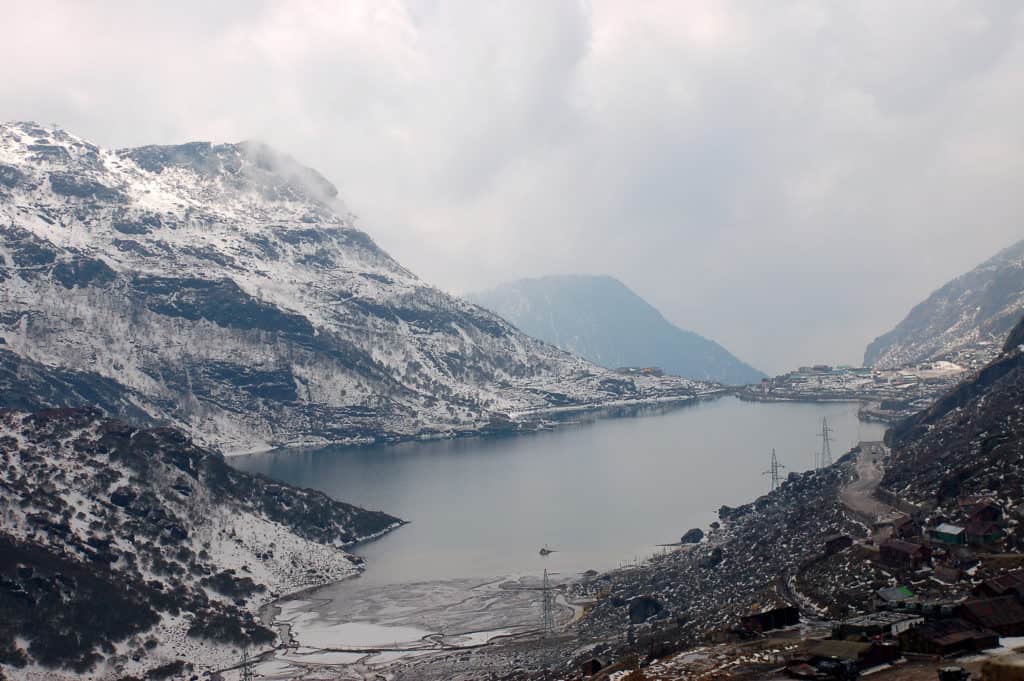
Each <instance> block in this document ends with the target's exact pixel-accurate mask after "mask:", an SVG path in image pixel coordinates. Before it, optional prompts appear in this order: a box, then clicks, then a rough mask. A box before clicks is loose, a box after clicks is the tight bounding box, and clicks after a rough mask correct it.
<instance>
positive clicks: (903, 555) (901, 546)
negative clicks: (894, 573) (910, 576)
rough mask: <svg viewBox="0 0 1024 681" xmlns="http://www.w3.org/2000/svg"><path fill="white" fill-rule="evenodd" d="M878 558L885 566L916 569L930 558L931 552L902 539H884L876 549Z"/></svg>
mask: <svg viewBox="0 0 1024 681" xmlns="http://www.w3.org/2000/svg"><path fill="white" fill-rule="evenodd" d="M878 557H879V559H880V560H881V561H882V562H883V563H885V564H886V565H892V566H894V567H907V568H917V567H920V566H921V565H922V564H923V563H926V562H928V559H929V558H931V551H929V550H928V548H927V547H924V546H921V545H920V544H912V543H910V542H906V541H903V540H902V539H886V540H885V541H884V542H882V544H881V545H880V546H879V547H878Z"/></svg>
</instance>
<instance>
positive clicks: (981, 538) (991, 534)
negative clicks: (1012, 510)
mask: <svg viewBox="0 0 1024 681" xmlns="http://www.w3.org/2000/svg"><path fill="white" fill-rule="evenodd" d="M964 534H965V536H966V538H967V543H968V544H970V545H972V546H991V545H992V544H996V543H998V542H999V541H1000V540H1002V538H1003V537H1005V536H1006V534H1005V533H1004V532H1003V529H1002V528H1001V527H999V525H997V524H996V523H995V522H994V521H991V520H972V521H971V522H970V524H968V525H967V528H966V529H965V530H964Z"/></svg>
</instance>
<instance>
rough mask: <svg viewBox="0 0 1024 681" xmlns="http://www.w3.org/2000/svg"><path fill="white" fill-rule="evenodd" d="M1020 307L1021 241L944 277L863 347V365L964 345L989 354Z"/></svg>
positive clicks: (1023, 306)
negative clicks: (953, 275) (954, 275)
mask: <svg viewBox="0 0 1024 681" xmlns="http://www.w3.org/2000/svg"><path fill="white" fill-rule="evenodd" d="M1022 311H1024V241H1019V242H1017V243H1016V244H1014V245H1012V246H1010V247H1008V248H1005V249H1003V250H1002V251H1000V252H999V253H997V254H996V255H995V256H993V257H992V258H990V259H988V260H986V261H985V262H983V263H982V264H980V265H978V266H977V267H975V268H974V269H973V270H971V271H970V272H967V273H966V274H963V275H961V276H959V277H957V278H955V279H953V280H952V281H950V282H948V283H946V284H945V285H944V286H942V287H941V288H939V289H938V290H937V291H935V292H934V293H932V294H931V295H930V296H928V298H927V299H926V300H924V301H923V302H921V303H919V304H918V305H916V306H914V308H913V309H912V310H911V311H910V313H909V314H908V315H907V316H906V318H905V319H904V320H903V321H901V322H900V323H899V324H897V325H896V327H895V328H894V329H893V330H891V331H889V332H888V333H886V334H884V335H882V336H879V337H878V338H876V339H875V340H874V341H872V342H871V343H870V344H869V345H868V347H867V349H866V350H865V351H864V364H865V366H877V367H895V366H899V365H901V364H911V363H916V362H923V361H927V360H929V359H933V358H936V357H941V356H943V355H946V354H949V353H953V352H960V351H968V352H973V353H980V354H981V355H982V356H992V355H994V354H995V353H996V352H997V351H998V349H999V347H1000V346H1001V345H1002V342H1003V339H1004V337H1005V336H1006V334H1007V333H1008V332H1009V331H1010V329H1012V328H1013V327H1014V325H1015V324H1016V323H1017V322H1018V321H1019V319H1020V314H1021V312H1022Z"/></svg>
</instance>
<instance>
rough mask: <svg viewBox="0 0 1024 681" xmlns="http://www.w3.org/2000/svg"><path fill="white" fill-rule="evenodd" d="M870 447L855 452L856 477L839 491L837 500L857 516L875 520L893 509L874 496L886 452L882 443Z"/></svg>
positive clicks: (890, 512)
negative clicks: (857, 452)
mask: <svg viewBox="0 0 1024 681" xmlns="http://www.w3.org/2000/svg"><path fill="white" fill-rule="evenodd" d="M872 447H873V448H872V449H869V450H861V452H860V453H859V454H857V479H856V480H854V481H853V482H851V483H850V484H848V485H846V486H845V487H843V488H842V489H841V490H840V491H839V500H840V501H842V502H843V505H844V506H846V507H847V508H848V509H850V510H851V511H853V512H854V513H855V514H857V515H858V516H860V517H862V518H872V519H875V520H877V519H878V518H879V517H881V516H884V515H889V514H892V513H894V512H895V509H894V508H893V507H892V506H889V505H888V504H884V503H882V502H881V501H879V500H878V499H876V498H875V497H874V492H875V488H877V487H878V483H879V482H881V480H882V473H883V472H884V471H885V464H884V460H885V456H886V454H887V452H886V450H885V448H884V446H883V445H873V446H872Z"/></svg>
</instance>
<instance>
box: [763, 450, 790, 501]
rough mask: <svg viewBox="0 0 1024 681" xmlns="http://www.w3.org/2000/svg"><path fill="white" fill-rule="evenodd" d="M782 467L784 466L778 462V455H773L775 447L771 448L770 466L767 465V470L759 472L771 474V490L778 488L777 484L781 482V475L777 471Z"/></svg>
mask: <svg viewBox="0 0 1024 681" xmlns="http://www.w3.org/2000/svg"><path fill="white" fill-rule="evenodd" d="M783 468H785V466H783V465H782V464H781V463H779V457H778V456H776V455H775V449H774V448H773V449H772V463H771V466H769V467H768V470H766V471H765V472H764V473H762V474H761V475H770V476H772V491H773V492H774V491H775V490H777V489H778V488H779V485H781V484H782V476H780V475H779V471H780V470H781V469H783Z"/></svg>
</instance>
